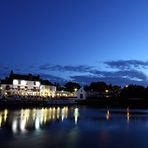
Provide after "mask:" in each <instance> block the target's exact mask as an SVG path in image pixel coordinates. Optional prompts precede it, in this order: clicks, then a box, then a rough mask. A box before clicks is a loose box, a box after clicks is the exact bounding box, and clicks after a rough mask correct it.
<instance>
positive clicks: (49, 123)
mask: <svg viewBox="0 0 148 148" xmlns="http://www.w3.org/2000/svg"><path fill="white" fill-rule="evenodd" d="M0 147H10V148H12V147H22V148H26V147H33V148H40V147H43V148H44V147H48V148H49V147H52V148H56V147H57V148H59V147H60V148H63V147H64V148H77V147H78V148H79V147H89V148H91V147H92V148H95V147H101V148H116V147H117V148H120V147H121V148H122V147H123V148H125V147H126V148H132V147H133V148H147V147H148V110H130V109H98V108H91V107H86V106H71V107H68V106H65V107H49V108H32V109H13V110H12V109H3V110H0Z"/></svg>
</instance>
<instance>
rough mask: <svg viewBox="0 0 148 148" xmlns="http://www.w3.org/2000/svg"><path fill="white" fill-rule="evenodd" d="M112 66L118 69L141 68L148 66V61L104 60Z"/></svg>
mask: <svg viewBox="0 0 148 148" xmlns="http://www.w3.org/2000/svg"><path fill="white" fill-rule="evenodd" d="M104 64H106V65H107V66H109V67H110V68H116V69H122V70H125V69H126V70H127V69H139V68H148V61H139V60H118V61H107V62H104Z"/></svg>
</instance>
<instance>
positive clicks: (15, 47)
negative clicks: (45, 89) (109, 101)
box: [0, 0, 148, 85]
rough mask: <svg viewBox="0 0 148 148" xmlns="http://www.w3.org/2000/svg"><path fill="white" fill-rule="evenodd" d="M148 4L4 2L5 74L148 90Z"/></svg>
mask: <svg viewBox="0 0 148 148" xmlns="http://www.w3.org/2000/svg"><path fill="white" fill-rule="evenodd" d="M147 6H148V2H147V0H0V51H1V54H0V73H1V75H4V74H7V73H8V71H10V69H14V71H16V72H20V73H28V72H32V73H36V74H38V73H40V74H41V75H42V76H43V77H46V78H49V79H50V80H51V81H55V80H57V81H63V78H64V79H66V80H67V79H68V80H73V81H77V82H81V83H83V82H87V83H89V82H90V81H94V80H95V81H101V80H103V81H106V82H108V83H113V84H123V85H124V84H127V83H137V84H145V85H147V82H148V80H147V76H148V69H147V68H148V62H147V61H148V58H147V57H148V17H147V16H148V9H147Z"/></svg>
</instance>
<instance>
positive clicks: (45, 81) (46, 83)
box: [40, 80, 53, 86]
mask: <svg viewBox="0 0 148 148" xmlns="http://www.w3.org/2000/svg"><path fill="white" fill-rule="evenodd" d="M40 82H41V84H42V85H50V86H51V85H52V86H53V84H52V83H51V82H49V81H48V80H41V81H40Z"/></svg>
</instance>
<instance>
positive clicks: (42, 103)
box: [0, 99, 76, 108]
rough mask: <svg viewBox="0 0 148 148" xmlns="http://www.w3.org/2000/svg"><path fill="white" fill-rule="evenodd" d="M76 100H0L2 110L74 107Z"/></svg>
mask: <svg viewBox="0 0 148 148" xmlns="http://www.w3.org/2000/svg"><path fill="white" fill-rule="evenodd" d="M74 104H76V102H75V100H6V99H5V100H0V107H1V108H5V107H8V108H18V107H47V106H52V105H59V106H62V105H74Z"/></svg>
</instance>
